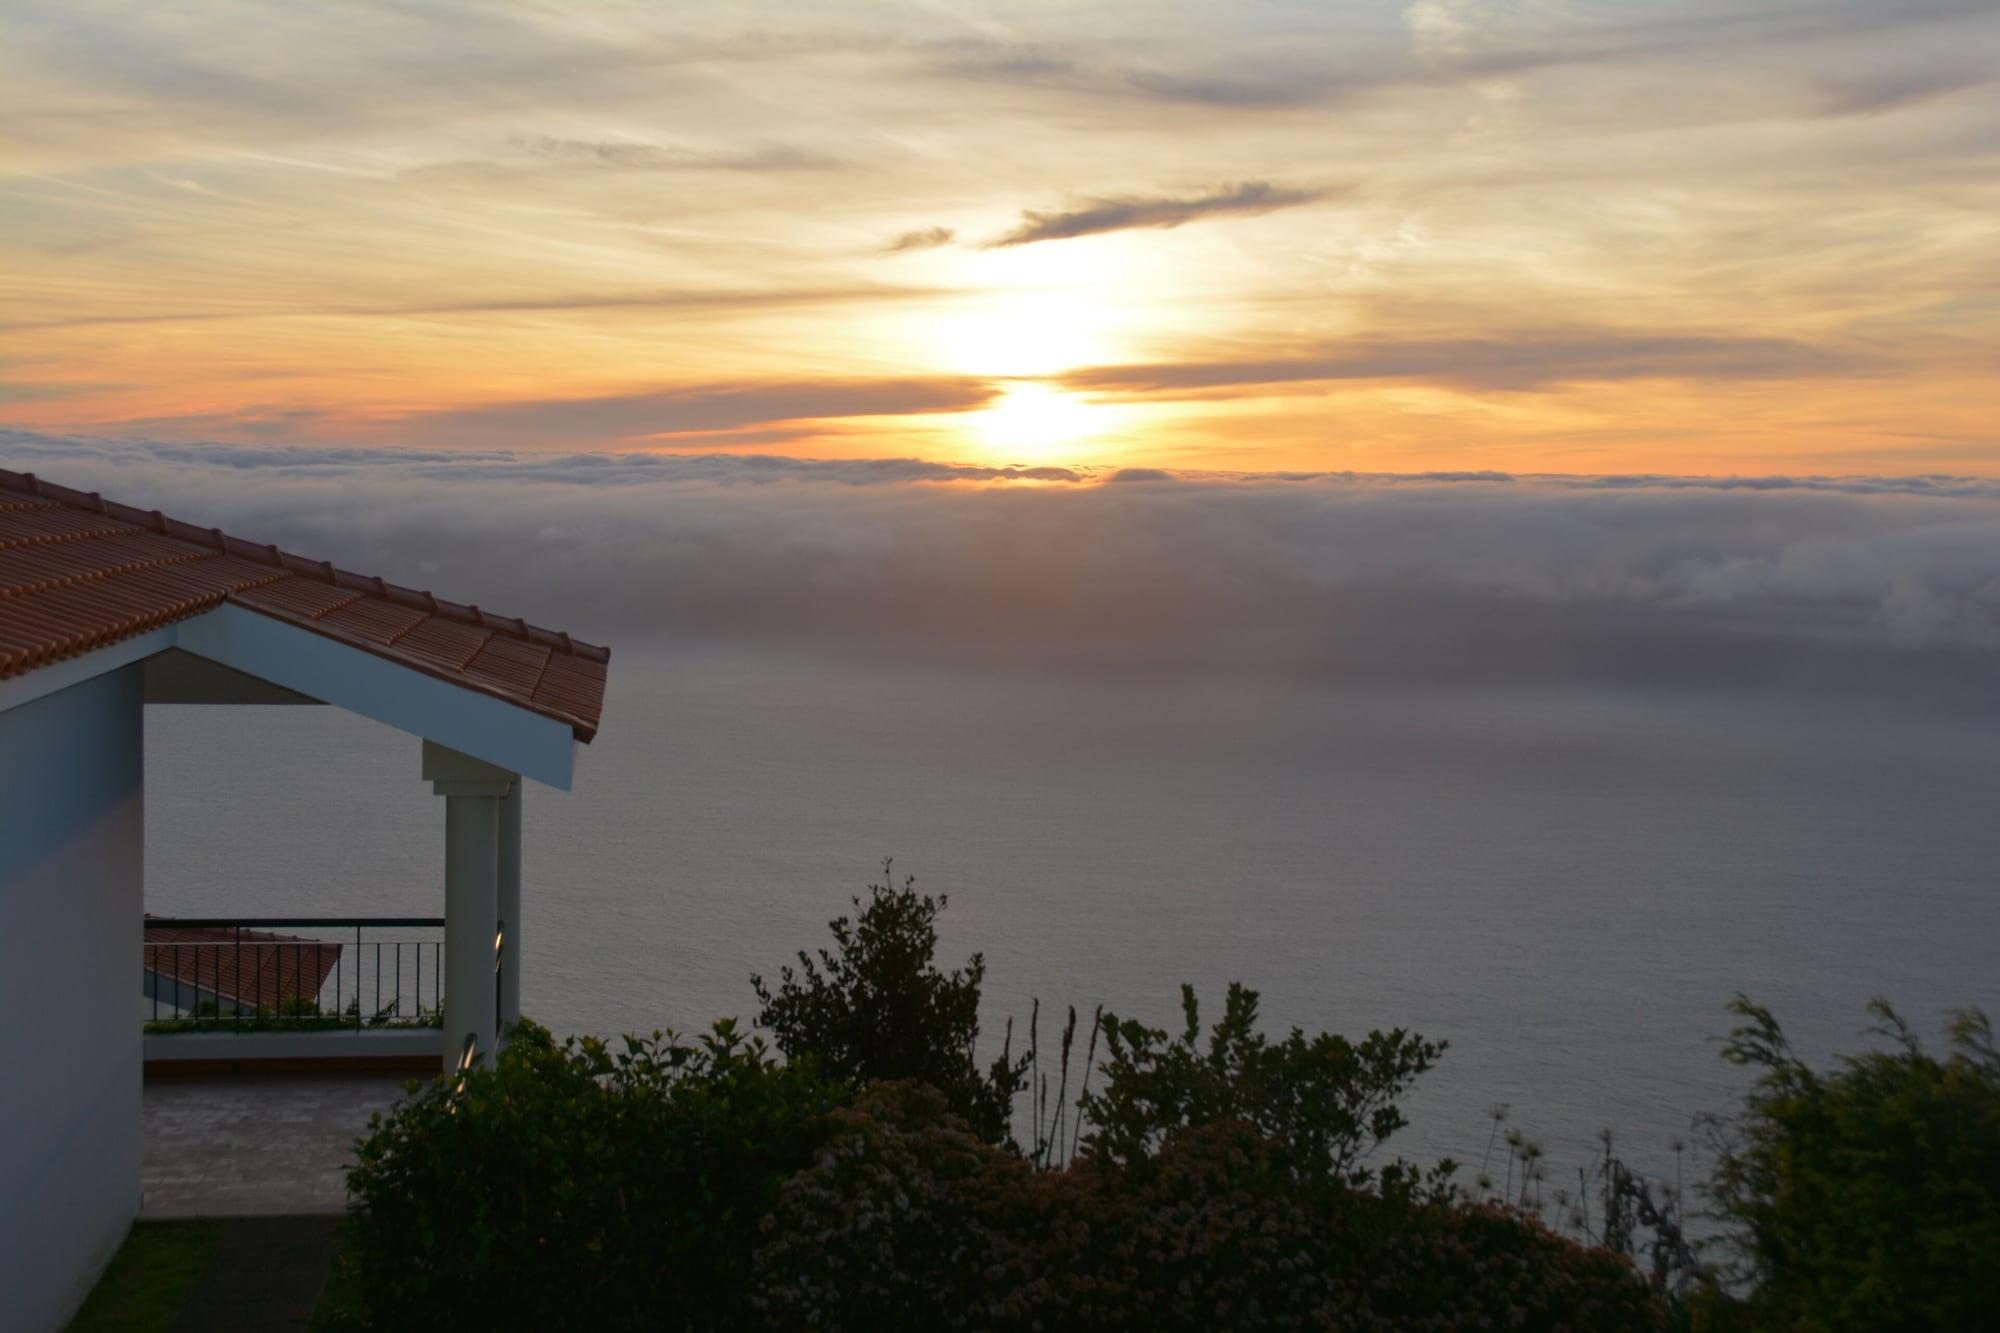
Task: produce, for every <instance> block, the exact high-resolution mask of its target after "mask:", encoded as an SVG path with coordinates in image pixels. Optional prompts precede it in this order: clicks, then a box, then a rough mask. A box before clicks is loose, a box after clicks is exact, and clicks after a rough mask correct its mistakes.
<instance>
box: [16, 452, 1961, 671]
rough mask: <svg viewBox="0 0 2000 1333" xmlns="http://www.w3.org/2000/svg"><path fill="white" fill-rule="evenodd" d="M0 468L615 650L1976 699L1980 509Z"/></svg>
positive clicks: (1508, 484)
mask: <svg viewBox="0 0 2000 1333" xmlns="http://www.w3.org/2000/svg"><path fill="white" fill-rule="evenodd" d="M0 462H4V463H5V464H6V465H7V466H11V467H15V468H26V469H30V470H34V471H38V472H40V473H42V474H44V475H47V476H49V477H51V478H52V479H55V480H59V481H62V482H64V483H66V484H70V485H78V486H84V487H88V488H94V489H100V490H102V491H104V492H105V493H106V494H107V495H111V496H114V497H117V498H120V499H124V500H126V501H127V502H130V503H138V504H144V505H147V506H155V505H156V506H158V507H160V508H163V509H165V510H166V511H167V512H169V513H175V514H178V515H183V516H186V517H188V518H190V519H196V520H199V521H201V522H204V523H215V524H220V525H221V526H223V527H225V528H227V529H229V530H231V531H234V532H237V533H240V534H242V535H244V536H246V537H250V538H253V539H258V540H267V539H268V540H275V541H277V542H279V543H280V544H282V545H285V546H288V547H290V548H293V549H296V550H298V551H301V552H303V553H307V554H311V555H315V556H321V557H326V558H331V559H333V560H335V561H336V562H337V563H341V564H343V565H346V566H349V567H352V568H355V569H359V570H363V571H368V572H379V573H382V574H384V575H385V576H388V577H392V578H397V579H400V580H403V581H405V582H410V583H416V584H420V585H425V586H430V587H433V588H435V589H437V590H439V591H441V592H445V593H448V594H449V595H452V596H455V597H462V598H466V599H469V600H476V601H478V602H479V603H480V604H482V605H488V606H495V607H501V608H503V609H505V610H506V611H507V612H508V613H510V614H524V615H526V616H528V617H529V618H530V619H538V620H540V621H542V622H544V623H550V624H556V625H561V626H564V627H567V628H569V629H571V630H573V631H575V632H577V633H579V634H583V635H585V636H587V637H593V638H602V639H606V640H609V641H611V642H612V643H614V644H620V643H625V644H641V643H647V642H656V641H664V642H667V643H671V644H674V645H677V646H680V647H700V646H703V645H708V644H716V643H722V642H752V643H762V644H768V645H772V646H779V647H783V648H785V649H787V650H789V651H799V652H838V653H852V652H872V651H881V650H889V651H894V652H898V653H916V654H924V655H936V656H938V657H941V658H947V659H951V660H955V661H962V662H973V663H988V664H990V663H993V662H995V661H1020V660H1029V661H1034V662H1038V663H1044V664H1048V665H1052V666H1062V667H1066V668H1084V667H1094V666H1103V667H1106V668H1115V669H1117V670H1120V671H1131V670H1135V669H1136V670H1141V671H1167V670H1254V671H1281V672H1285V673H1288V674H1292V675H1299V676H1304V677H1308V678H1316V679H1325V680H1327V681H1329V682H1340V681H1350V682H1352V681H1384V680H1388V681H1406V680H1458V681H1473V682H1481V683H1484V682H1494V681H1509V682H1514V683H1530V684H1548V685H1555V684H1560V683H1565V682H1571V681H1575V680H1579V679H1588V680H1594V681H1600V682H1609V683H1615V684H1626V685H1648V686H1669V687H1676V688H1697V687H1710V686H1722V685H1727V686H1740V687H1748V686H1768V687H1772V688H1783V689H1786V690H1801V689H1815V688H1826V689H1839V690H1846V691H1861V692H1863V693H1873V694H1875V695H1876V696H1878V697H1882V698H1892V697H1894V698H1914V697H1917V696H1919V695H1928V694H1939V695H1943V694H1949V695H1952V696H1953V697H1954V698H1958V697H1962V696H1966V695H1971V696H1975V697H1977V698H1978V699H1980V700H1981V701H1982V702H1991V701H1992V699H1993V698H2000V687H1995V686H1993V685H1990V684H1987V683H1986V682H1991V681H1994V680H1995V679H1996V675H2000V673H1996V668H2000V483H1994V482H1988V481H1979V480H1971V479H1952V478H1934V477H1932V478H1908V479H1870V478H1862V479H1843V478H1789V477H1769V478H1750V479H1724V480H1714V479H1704V478H1687V477H1678V478H1677V477H1624V478H1592V477H1530V478H1511V477H1506V476H1501V475H1455V476H1447V475H1437V476H1408V477H1383V476H1362V475H1352V474H1330V473H1322V474H1282V475H1278V474H1263V475H1254V474H1235V475H1206V476H1196V475H1187V474H1175V473H1170V472H1164V471H1159V470H1142V471H1136V472H1132V473H1127V474H1124V475H1123V476H1122V477H1119V478H1116V480H1118V482H1119V484H1116V485H1104V484H1097V483H1099V482H1101V481H1105V480H1111V479H1112V478H1107V477H1094V476H1086V475H1083V474H1079V473H1076V472H1073V471H1068V470H1064V469H1056V468H1047V469H1032V470H1022V469H996V468H981V467H971V468H965V467H954V466H951V465H947V464H939V463H930V462H922V461H917V460H870V461H853V462H849V461H826V460H799V459H788V458H778V457H681V456H661V455H608V454H595V455H572V456H563V457H551V456H544V455H527V454H514V453H509V452H504V451H486V452H480V453H457V452H445V451H419V450H381V449H279V448H258V447H254V446H187V445H166V444H151V443H145V442H123V443H120V442H108V441H98V440H78V439H60V438H55V437H45V436H34V435H26V434H21V433H10V434H6V435H0Z"/></svg>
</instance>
